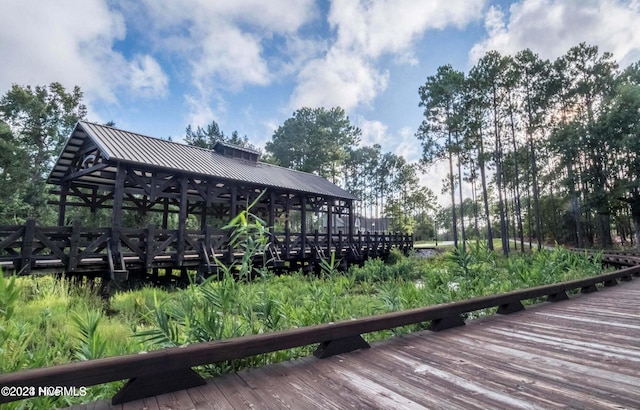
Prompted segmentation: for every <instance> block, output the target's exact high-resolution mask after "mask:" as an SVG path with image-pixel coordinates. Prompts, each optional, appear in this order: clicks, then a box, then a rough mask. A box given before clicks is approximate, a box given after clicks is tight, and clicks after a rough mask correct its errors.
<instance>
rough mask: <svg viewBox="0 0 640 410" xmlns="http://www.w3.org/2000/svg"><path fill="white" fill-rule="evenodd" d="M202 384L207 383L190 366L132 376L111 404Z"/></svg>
mask: <svg viewBox="0 0 640 410" xmlns="http://www.w3.org/2000/svg"><path fill="white" fill-rule="evenodd" d="M204 384H207V382H206V381H205V380H204V379H203V378H202V377H200V375H199V374H198V373H196V372H195V371H193V370H191V369H190V368H186V369H181V370H175V371H171V372H160V373H156V374H153V375H149V376H144V377H134V378H133V379H129V381H128V382H127V383H126V384H125V385H124V386H122V388H121V389H120V390H119V391H118V393H116V395H115V396H113V398H112V399H111V404H114V405H115V404H122V403H126V402H129V401H133V400H138V399H143V398H145V397H150V396H157V395H160V394H163V393H169V392H172V391H176V390H183V389H188V388H191V387H196V386H202V385H204Z"/></svg>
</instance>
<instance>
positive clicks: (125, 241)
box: [0, 219, 413, 276]
mask: <svg viewBox="0 0 640 410" xmlns="http://www.w3.org/2000/svg"><path fill="white" fill-rule="evenodd" d="M116 236H117V238H118V241H117V243H112V238H113V237H114V231H113V229H112V228H93V227H86V226H83V225H82V224H81V223H80V222H79V221H76V222H74V223H73V224H72V225H71V226H58V227H40V226H37V225H36V221H35V219H28V220H27V222H26V224H25V225H18V226H0V267H1V268H2V269H3V270H4V271H5V272H9V273H10V272H17V273H20V274H29V273H31V272H44V273H48V272H57V273H66V274H69V275H87V276H99V275H102V274H103V273H104V271H105V270H109V266H110V265H114V266H115V265H118V261H122V263H121V265H123V266H120V268H119V269H120V270H127V269H129V270H136V271H142V270H148V269H154V268H172V267H173V268H182V267H189V268H192V269H197V268H198V267H202V266H209V267H210V266H211V264H212V260H213V257H214V256H215V257H216V258H218V259H222V260H226V261H232V260H233V258H234V257H238V252H240V251H241V250H240V249H230V248H229V242H228V233H227V232H225V231H222V230H219V229H218V230H216V229H213V228H211V227H206V228H205V229H200V230H184V231H182V232H181V231H180V230H170V229H158V228H156V227H155V226H153V225H149V226H148V227H146V228H120V229H119V231H118V234H117V235H116ZM270 237H271V241H272V242H273V244H274V246H273V247H272V251H274V252H277V253H278V257H279V258H280V259H282V260H284V261H289V262H294V265H295V266H297V265H298V264H305V263H307V264H308V263H311V264H314V263H317V262H318V260H319V258H324V257H329V256H330V255H331V252H332V251H333V252H335V254H336V256H337V257H339V258H346V259H347V262H348V263H360V262H361V261H362V258H363V257H364V258H366V257H384V256H386V255H388V254H389V252H390V250H391V248H397V249H400V250H401V251H403V252H405V253H406V252H408V251H410V250H411V249H412V248H413V238H412V237H411V236H410V235H402V234H388V233H378V232H374V233H369V232H367V233H361V232H358V233H357V234H355V235H354V236H352V237H349V235H346V234H344V233H343V232H342V231H338V232H334V233H331V234H328V233H320V232H318V231H315V232H313V233H307V234H305V235H304V237H303V234H301V233H294V232H285V233H278V232H274V233H273V234H271V235H270ZM109 249H110V250H111V254H109V252H108V251H109Z"/></svg>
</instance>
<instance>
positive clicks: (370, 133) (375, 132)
mask: <svg viewBox="0 0 640 410" xmlns="http://www.w3.org/2000/svg"><path fill="white" fill-rule="evenodd" d="M355 122H356V124H357V126H358V128H360V130H361V131H362V136H361V138H360V145H373V144H379V145H380V146H381V147H383V149H384V148H386V147H385V145H386V144H385V143H386V142H387V143H388V142H390V140H393V139H392V138H389V134H388V133H387V132H388V129H389V127H388V126H387V125H386V124H384V123H383V122H381V121H378V120H366V119H364V118H362V117H359V118H357V119H356V121H355Z"/></svg>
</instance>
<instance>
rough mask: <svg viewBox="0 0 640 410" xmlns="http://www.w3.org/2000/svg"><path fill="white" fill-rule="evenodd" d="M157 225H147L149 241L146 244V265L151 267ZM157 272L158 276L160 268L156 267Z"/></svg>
mask: <svg viewBox="0 0 640 410" xmlns="http://www.w3.org/2000/svg"><path fill="white" fill-rule="evenodd" d="M155 237H156V236H155V225H153V224H149V225H148V226H147V243H146V246H145V261H144V266H145V267H146V268H147V269H149V268H151V265H152V263H153V259H154V256H155V255H154V253H155ZM155 273H156V276H157V273H158V270H157V269H155Z"/></svg>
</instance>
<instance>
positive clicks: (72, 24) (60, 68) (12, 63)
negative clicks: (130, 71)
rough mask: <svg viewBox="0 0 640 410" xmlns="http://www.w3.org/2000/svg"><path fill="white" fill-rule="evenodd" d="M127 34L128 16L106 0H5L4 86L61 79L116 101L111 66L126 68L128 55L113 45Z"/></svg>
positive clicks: (0, 42)
mask: <svg viewBox="0 0 640 410" xmlns="http://www.w3.org/2000/svg"><path fill="white" fill-rule="evenodd" d="M71 11H73V12H71ZM87 22H90V24H87ZM124 35H125V27H124V22H123V19H122V17H121V16H120V15H117V14H113V13H111V12H110V11H109V10H108V8H107V7H106V5H105V4H104V2H101V1H83V2H75V1H70V0H68V1H60V2H42V1H37V0H31V1H29V0H9V1H5V2H3V5H2V12H1V13H0V49H2V54H3V58H2V60H3V61H2V70H0V87H2V88H3V89H6V88H8V87H9V86H10V85H11V84H12V83H16V84H21V85H22V84H31V85H40V84H46V83H50V82H53V81H58V82H61V83H62V84H64V85H65V86H67V87H73V86H74V85H80V86H81V88H82V89H83V91H84V92H85V93H86V94H91V95H94V96H97V97H99V98H102V99H105V100H111V101H113V100H115V96H114V92H113V87H112V85H111V84H110V83H109V81H108V80H109V79H110V77H111V76H110V72H121V71H122V69H123V62H124V59H123V58H122V56H120V55H119V54H117V53H114V52H113V51H112V49H111V45H112V44H113V42H114V41H117V40H121V39H122V38H124Z"/></svg>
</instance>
